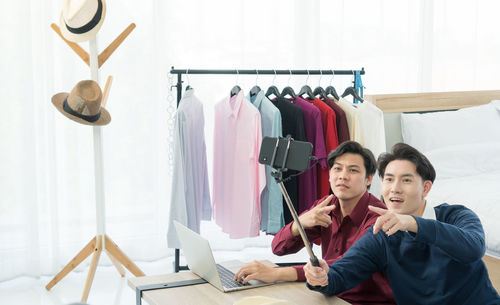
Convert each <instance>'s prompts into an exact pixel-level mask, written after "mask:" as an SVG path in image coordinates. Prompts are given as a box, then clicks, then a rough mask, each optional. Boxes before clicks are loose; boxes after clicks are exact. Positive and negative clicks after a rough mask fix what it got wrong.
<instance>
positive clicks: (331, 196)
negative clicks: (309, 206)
mask: <svg viewBox="0 0 500 305" xmlns="http://www.w3.org/2000/svg"><path fill="white" fill-rule="evenodd" d="M332 199H333V195H330V196H328V197H326V199H325V200H323V201H322V202H321V203H320V204H318V206H321V207H324V206H327V205H328V204H329V203H330V201H332Z"/></svg>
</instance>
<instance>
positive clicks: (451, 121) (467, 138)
mask: <svg viewBox="0 0 500 305" xmlns="http://www.w3.org/2000/svg"><path fill="white" fill-rule="evenodd" d="M401 132H402V135H403V141H404V142H405V143H408V144H410V145H411V146H413V147H415V148H416V149H418V150H420V151H421V152H423V153H425V152H427V151H430V150H433V149H437V148H440V147H446V146H450V145H464V144H471V143H484V142H500V101H492V102H491V103H489V104H486V105H480V106H474V107H469V108H463V109H459V110H456V111H439V112H430V113H403V114H401Z"/></svg>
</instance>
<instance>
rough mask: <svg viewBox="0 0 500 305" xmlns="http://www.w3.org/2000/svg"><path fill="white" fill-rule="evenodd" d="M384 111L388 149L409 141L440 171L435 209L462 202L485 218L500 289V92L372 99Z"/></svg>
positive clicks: (432, 197)
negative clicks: (441, 205)
mask: <svg viewBox="0 0 500 305" xmlns="http://www.w3.org/2000/svg"><path fill="white" fill-rule="evenodd" d="M366 99H367V100H368V101H370V102H372V103H374V104H375V105H377V107H379V108H380V109H381V110H382V111H383V112H384V119H385V129H386V130H385V131H386V143H387V149H388V150H389V149H390V147H391V146H392V145H393V144H394V143H396V142H400V141H402V142H405V143H408V144H410V145H412V146H414V147H416V148H417V149H419V150H420V151H421V152H423V153H424V154H425V155H426V156H427V157H428V158H429V160H430V161H431V162H432V164H433V165H434V167H435V169H436V173H437V176H436V180H435V182H434V185H433V187H432V189H431V192H430V193H429V195H428V197H427V202H428V203H429V204H431V205H434V206H435V205H438V204H441V203H443V202H447V203H452V204H463V205H465V206H467V207H469V208H470V209H472V210H473V211H474V212H475V213H476V214H477V215H478V216H479V218H480V219H481V222H482V224H483V227H484V231H485V236H486V248H487V250H486V254H487V256H485V259H484V260H485V262H486V263H487V265H488V269H489V273H490V277H491V278H492V281H493V283H494V286H495V287H496V289H497V290H499V289H500V260H499V259H500V91H469V92H440V93H421V94H391V95H372V96H367V97H366Z"/></svg>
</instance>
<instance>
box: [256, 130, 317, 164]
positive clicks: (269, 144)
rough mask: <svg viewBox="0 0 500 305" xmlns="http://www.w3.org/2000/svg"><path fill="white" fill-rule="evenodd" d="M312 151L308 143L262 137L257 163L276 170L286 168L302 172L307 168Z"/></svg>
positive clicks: (311, 146)
mask: <svg viewBox="0 0 500 305" xmlns="http://www.w3.org/2000/svg"><path fill="white" fill-rule="evenodd" d="M289 139H290V141H289ZM289 142H290V143H289ZM287 148H288V149H287ZM312 149H313V145H312V144H311V143H309V142H303V141H295V140H293V139H291V138H282V137H279V138H272V137H264V139H262V144H261V146H260V153H259V163H260V164H264V165H269V166H271V167H273V168H276V169H279V168H286V169H291V170H296V171H301V172H302V171H305V170H307V169H308V168H309V161H310V160H311V154H312ZM287 150H288V151H287ZM273 156H274V161H273ZM285 158H286V162H285V164H284V166H283V160H285ZM271 161H273V164H271Z"/></svg>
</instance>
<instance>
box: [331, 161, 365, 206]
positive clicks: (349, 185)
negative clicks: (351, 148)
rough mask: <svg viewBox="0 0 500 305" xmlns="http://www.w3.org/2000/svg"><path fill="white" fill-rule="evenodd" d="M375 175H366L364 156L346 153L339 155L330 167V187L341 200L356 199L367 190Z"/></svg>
mask: <svg viewBox="0 0 500 305" xmlns="http://www.w3.org/2000/svg"><path fill="white" fill-rule="evenodd" d="M372 178H373V175H371V176H369V177H366V169H365V164H364V162H363V157H362V156H361V155H359V154H352V153H345V154H343V155H341V156H340V157H337V158H336V159H335V161H334V163H333V166H332V168H331V169H330V187H331V188H332V191H333V193H334V194H335V196H337V198H339V199H340V200H344V201H347V200H350V199H356V198H359V197H361V196H363V194H364V193H365V191H366V188H367V186H368V185H370V183H371V181H372Z"/></svg>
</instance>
